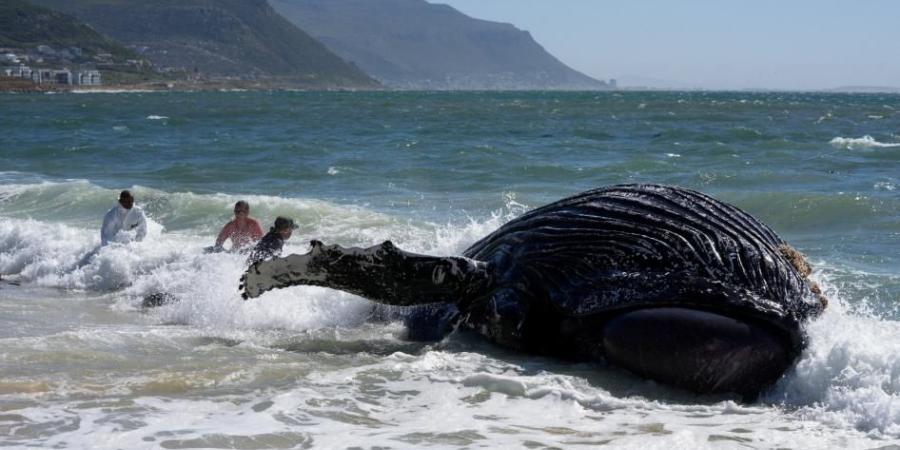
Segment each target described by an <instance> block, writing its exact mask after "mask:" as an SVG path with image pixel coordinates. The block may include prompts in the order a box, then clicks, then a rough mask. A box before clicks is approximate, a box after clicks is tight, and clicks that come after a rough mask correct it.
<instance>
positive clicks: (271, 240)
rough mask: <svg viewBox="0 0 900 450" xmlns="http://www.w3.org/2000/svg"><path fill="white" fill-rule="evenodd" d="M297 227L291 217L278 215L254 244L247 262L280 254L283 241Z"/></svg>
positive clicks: (289, 236) (254, 261)
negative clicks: (267, 230)
mask: <svg viewBox="0 0 900 450" xmlns="http://www.w3.org/2000/svg"><path fill="white" fill-rule="evenodd" d="M297 228H299V227H298V226H297V225H296V224H295V223H294V221H293V220H292V219H289V218H287V217H281V216H278V218H276V219H275V226H273V227H272V228H269V232H268V233H266V235H265V236H263V238H262V239H261V240H260V241H259V242H258V243H257V244H256V247H254V248H253V251H251V252H250V257H248V258H247V262H248V263H249V264H254V263H257V262H259V261H264V260H266V259H270V258H274V257H277V256H281V249H282V248H283V247H284V241H286V240H288V239H290V238H291V235H292V234H294V230H296V229H297Z"/></svg>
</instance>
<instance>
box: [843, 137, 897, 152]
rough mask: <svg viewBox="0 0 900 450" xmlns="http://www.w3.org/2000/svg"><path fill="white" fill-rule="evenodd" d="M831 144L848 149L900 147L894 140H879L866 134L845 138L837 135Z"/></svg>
mask: <svg viewBox="0 0 900 450" xmlns="http://www.w3.org/2000/svg"><path fill="white" fill-rule="evenodd" d="M829 144H831V145H832V146H834V147H838V148H846V149H848V150H857V149H866V148H890V147H900V143H894V142H878V141H877V140H875V138H873V137H872V136H869V135H866V136H863V137H861V138H845V137H840V136H838V137H836V138H834V139H832V140H831V141H830V142H829Z"/></svg>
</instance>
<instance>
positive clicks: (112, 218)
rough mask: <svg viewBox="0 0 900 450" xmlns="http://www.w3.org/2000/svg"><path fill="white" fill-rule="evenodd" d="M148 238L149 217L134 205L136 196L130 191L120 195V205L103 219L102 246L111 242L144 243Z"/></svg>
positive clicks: (101, 228)
mask: <svg viewBox="0 0 900 450" xmlns="http://www.w3.org/2000/svg"><path fill="white" fill-rule="evenodd" d="M145 236H147V216H145V215H144V210H142V209H141V208H140V207H139V206H135V205H134V196H133V195H131V192H129V191H122V192H121V193H119V204H117V205H116V206H113V207H112V209H110V210H109V212H107V213H106V216H104V217H103V226H102V227H100V245H101V246H104V245H107V244H109V243H110V242H119V243H123V244H124V243H128V242H131V241H138V242H139V241H142V240H144V237H145Z"/></svg>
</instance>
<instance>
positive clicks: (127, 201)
mask: <svg viewBox="0 0 900 450" xmlns="http://www.w3.org/2000/svg"><path fill="white" fill-rule="evenodd" d="M119 204H120V205H122V207H123V208H125V209H131V207H133V206H134V196H133V195H131V192H130V191H122V192H120V193H119Z"/></svg>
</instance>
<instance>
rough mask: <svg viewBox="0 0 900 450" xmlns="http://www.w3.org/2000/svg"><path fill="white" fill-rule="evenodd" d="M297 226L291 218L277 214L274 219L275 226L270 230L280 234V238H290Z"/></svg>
mask: <svg viewBox="0 0 900 450" xmlns="http://www.w3.org/2000/svg"><path fill="white" fill-rule="evenodd" d="M297 228H300V227H298V226H297V224H295V223H294V220H293V219H289V218H287V217H282V216H278V218H276V219H275V226H274V227H272V231H274V232H275V233H277V234H278V235H279V236H281V238H282V239H290V237H291V235H292V234H294V230H296V229H297Z"/></svg>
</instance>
